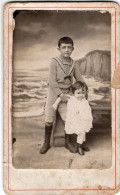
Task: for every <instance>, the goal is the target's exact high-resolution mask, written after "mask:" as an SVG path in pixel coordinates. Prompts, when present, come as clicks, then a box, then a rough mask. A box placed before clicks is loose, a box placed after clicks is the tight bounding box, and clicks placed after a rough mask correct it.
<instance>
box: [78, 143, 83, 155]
mask: <svg viewBox="0 0 120 195" xmlns="http://www.w3.org/2000/svg"><path fill="white" fill-rule="evenodd" d="M78 153H79V154H80V155H84V154H85V153H84V151H83V145H82V144H78Z"/></svg>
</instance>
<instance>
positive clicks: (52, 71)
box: [49, 59, 62, 96]
mask: <svg viewBox="0 0 120 195" xmlns="http://www.w3.org/2000/svg"><path fill="white" fill-rule="evenodd" d="M56 75H57V62H56V61H55V60H53V59H52V61H51V64H50V67H49V86H50V87H51V88H53V90H54V92H55V94H56V95H57V96H59V95H60V94H62V91H61V89H60V88H59V86H58V83H57V79H56Z"/></svg>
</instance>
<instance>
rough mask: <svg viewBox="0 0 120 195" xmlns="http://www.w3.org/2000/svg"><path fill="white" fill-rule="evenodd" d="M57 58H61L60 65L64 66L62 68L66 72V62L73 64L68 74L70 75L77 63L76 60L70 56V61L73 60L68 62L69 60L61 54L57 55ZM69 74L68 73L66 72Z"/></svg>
mask: <svg viewBox="0 0 120 195" xmlns="http://www.w3.org/2000/svg"><path fill="white" fill-rule="evenodd" d="M56 59H58V60H59V62H61V63H59V64H60V66H61V67H62V69H63V70H64V72H65V69H64V64H67V63H68V64H71V65H70V66H71V68H70V71H69V74H68V76H69V75H70V73H71V71H72V70H73V68H74V65H75V62H74V60H73V59H72V58H70V61H71V62H69V61H68V62H67V60H65V58H63V57H62V55H60V56H59V57H57V58H56ZM66 75H67V74H66Z"/></svg>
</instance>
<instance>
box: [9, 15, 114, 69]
mask: <svg viewBox="0 0 120 195" xmlns="http://www.w3.org/2000/svg"><path fill="white" fill-rule="evenodd" d="M13 36H14V47H13V49H14V52H13V54H14V55H13V60H14V66H15V69H28V70H29V69H38V68H44V67H48V66H49V61H50V59H51V58H52V57H56V56H57V55H59V52H58V51H57V42H58V40H59V39H60V38H61V37H63V36H69V37H71V38H72V39H73V40H74V48H75V50H74V52H73V53H72V57H73V58H74V59H80V58H81V57H84V56H85V55H86V54H87V53H88V52H89V51H92V50H96V49H100V50H110V49H111V48H110V47H111V17H110V14H109V13H108V12H105V13H101V12H99V11H21V12H19V13H18V14H16V17H15V30H14V34H13Z"/></svg>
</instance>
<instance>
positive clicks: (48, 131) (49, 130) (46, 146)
mask: <svg viewBox="0 0 120 195" xmlns="http://www.w3.org/2000/svg"><path fill="white" fill-rule="evenodd" d="M52 128H53V126H47V125H45V141H44V144H43V146H42V148H41V149H40V154H45V153H46V152H47V151H48V150H49V148H50V137H51V133H52Z"/></svg>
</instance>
